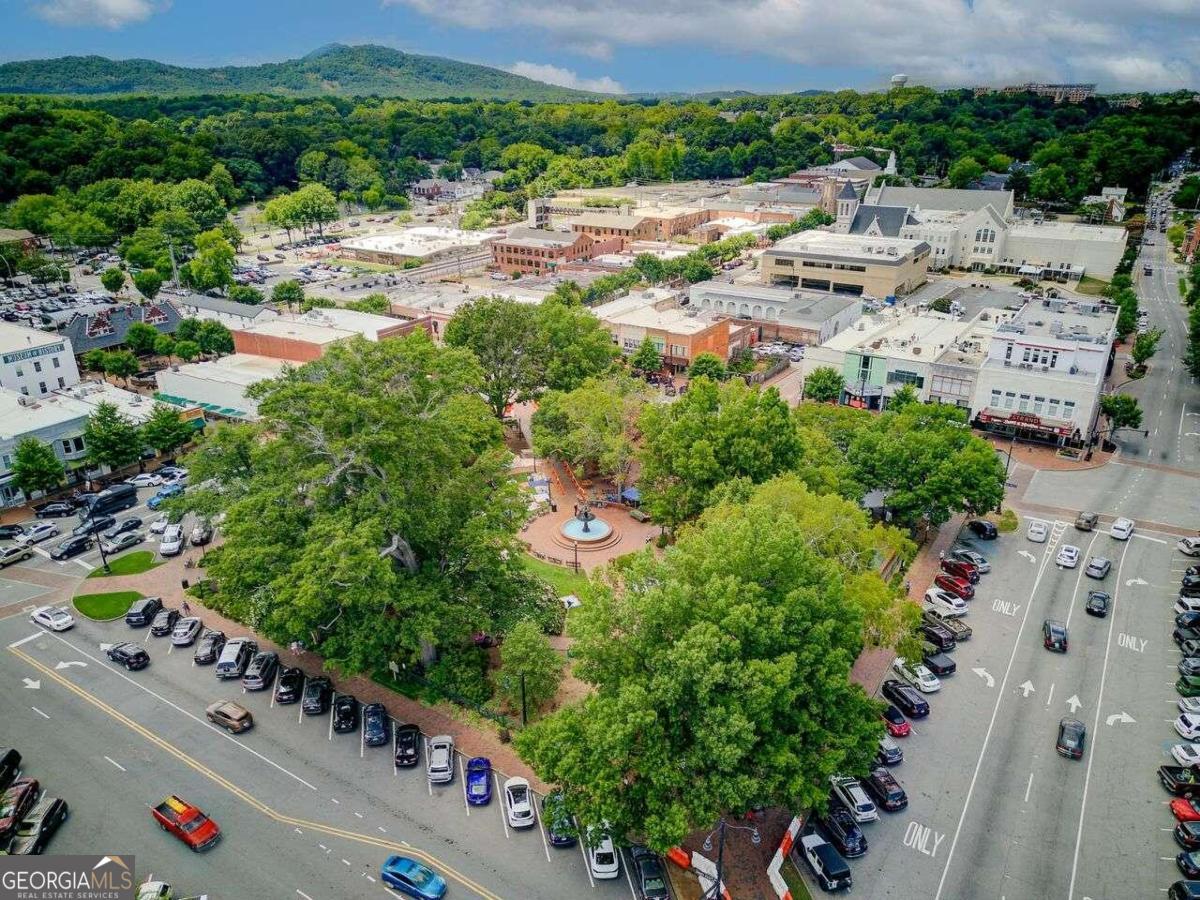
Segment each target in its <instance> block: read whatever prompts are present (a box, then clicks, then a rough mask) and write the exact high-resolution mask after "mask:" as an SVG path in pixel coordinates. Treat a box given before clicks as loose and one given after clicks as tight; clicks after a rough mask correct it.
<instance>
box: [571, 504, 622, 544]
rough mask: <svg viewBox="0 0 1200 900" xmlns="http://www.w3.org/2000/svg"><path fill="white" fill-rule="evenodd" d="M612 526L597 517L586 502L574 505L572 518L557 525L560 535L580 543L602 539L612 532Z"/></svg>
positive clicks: (589, 542)
mask: <svg viewBox="0 0 1200 900" xmlns="http://www.w3.org/2000/svg"><path fill="white" fill-rule="evenodd" d="M612 530H613V529H612V526H611V525H609V524H608V523H607V522H605V521H604V520H603V519H601V518H598V517H597V516H596V514H595V513H594V512H592V510H591V507H589V506H588V504H587V503H584V504H583V505H582V506H578V505H577V506H576V507H575V515H574V517H573V518H570V519H567V521H565V522H563V523H562V525H561V526H560V527H559V531H560V532H562V536H563V537H565V538H566V539H567V540H570V541H578V542H579V543H580V544H595V543H598V542H600V541H604V540H605V539H607V538H608V536H609V535H611V534H612Z"/></svg>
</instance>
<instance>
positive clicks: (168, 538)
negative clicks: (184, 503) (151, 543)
mask: <svg viewBox="0 0 1200 900" xmlns="http://www.w3.org/2000/svg"><path fill="white" fill-rule="evenodd" d="M182 550H183V526H182V525H168V526H167V527H166V529H165V530H164V531H163V535H162V541H161V542H160V543H159V545H158V552H159V553H161V554H162V555H163V556H178V555H179V553H180V551H182Z"/></svg>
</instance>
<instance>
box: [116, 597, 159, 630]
mask: <svg viewBox="0 0 1200 900" xmlns="http://www.w3.org/2000/svg"><path fill="white" fill-rule="evenodd" d="M160 609H162V597H142V598H141V599H139V600H134V601H133V604H132V605H131V606H130V607H129V611H128V612H127V613H125V624H126V625H129V626H130V627H132V628H145V627H146V626H147V625H149V624H150V623H151V622H153V621H154V617H155V616H157V615H158V611H159V610H160Z"/></svg>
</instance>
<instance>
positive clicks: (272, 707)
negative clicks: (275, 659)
mask: <svg viewBox="0 0 1200 900" xmlns="http://www.w3.org/2000/svg"><path fill="white" fill-rule="evenodd" d="M280 668H282V667H281V666H276V667H275V683H274V684H273V685H271V705H270V706H269V707H268V709H274V708H275V692H276V691H277V690H279V670H280Z"/></svg>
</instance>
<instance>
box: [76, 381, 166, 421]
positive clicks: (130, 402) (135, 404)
mask: <svg viewBox="0 0 1200 900" xmlns="http://www.w3.org/2000/svg"><path fill="white" fill-rule="evenodd" d="M54 393H56V394H58V395H60V396H63V397H69V398H71V399H72V400H78V401H79V402H80V403H82V404H84V405H85V406H87V407H89V408H90V409H91V411H92V412H95V411H96V408H97V407H98V406H99V405H100V404H101V403H107V404H108V405H109V406H114V407H116V409H117V412H119V413H121V415H123V416H125V418H127V419H129V421H131V422H132V423H133V424H134V425H141V424H142V423H143V422H145V421H146V420H147V419H149V418H150V414H151V413H152V412H153V411H154V401H153V400H152V399H150V398H149V397H144V396H142V395H141V394H139V393H136V392H135V391H126V390H123V389H122V388H119V387H117V386H116V385H115V384H109V383H108V382H107V381H81V382H79V383H78V384H76V385H73V386H72V387H68V388H63V389H62V390H59V391H55V392H54Z"/></svg>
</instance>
